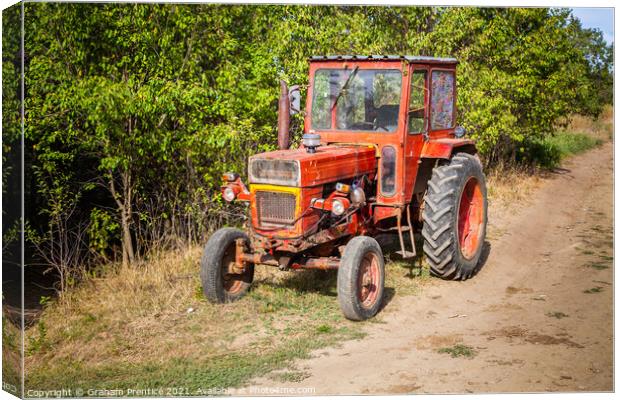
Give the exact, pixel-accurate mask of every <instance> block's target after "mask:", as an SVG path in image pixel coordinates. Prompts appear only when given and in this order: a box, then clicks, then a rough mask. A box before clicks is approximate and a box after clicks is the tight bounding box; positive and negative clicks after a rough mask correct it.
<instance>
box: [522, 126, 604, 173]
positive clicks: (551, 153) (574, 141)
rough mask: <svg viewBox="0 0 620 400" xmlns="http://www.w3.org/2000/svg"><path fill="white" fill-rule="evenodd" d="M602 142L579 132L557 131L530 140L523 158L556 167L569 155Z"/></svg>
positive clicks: (541, 164)
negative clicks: (539, 138)
mask: <svg viewBox="0 0 620 400" xmlns="http://www.w3.org/2000/svg"><path fill="white" fill-rule="evenodd" d="M602 143H603V140H601V139H599V138H595V137H593V136H592V135H588V134H585V133H580V132H569V131H559V132H556V133H555V134H554V135H552V136H547V137H545V138H543V139H541V140H534V141H532V142H530V143H529V144H528V145H527V146H526V147H525V148H524V151H525V155H524V156H525V158H526V159H529V160H531V161H534V162H535V163H536V164H538V165H540V166H542V167H545V168H555V167H558V166H559V165H560V163H561V161H562V160H563V159H564V158H566V157H568V156H571V155H575V154H579V153H583V152H584V151H587V150H590V149H592V148H594V147H596V146H599V145H601V144H602Z"/></svg>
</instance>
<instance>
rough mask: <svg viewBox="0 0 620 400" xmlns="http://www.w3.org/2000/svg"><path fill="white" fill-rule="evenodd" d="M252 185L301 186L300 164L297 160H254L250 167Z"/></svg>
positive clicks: (251, 160) (251, 161)
mask: <svg viewBox="0 0 620 400" xmlns="http://www.w3.org/2000/svg"><path fill="white" fill-rule="evenodd" d="M249 175H250V183H263V184H270V185H282V186H299V185H300V182H301V176H300V174H299V162H298V161H296V160H275V159H270V158H252V159H250V166H249Z"/></svg>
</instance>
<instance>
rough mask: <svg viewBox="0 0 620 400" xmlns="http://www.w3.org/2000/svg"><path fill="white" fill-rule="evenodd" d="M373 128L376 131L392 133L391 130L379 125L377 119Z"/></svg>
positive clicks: (373, 123) (373, 122)
mask: <svg viewBox="0 0 620 400" xmlns="http://www.w3.org/2000/svg"><path fill="white" fill-rule="evenodd" d="M372 128H373V129H374V130H375V131H376V130H379V129H383V130H384V131H386V132H389V131H390V130H389V129H388V128H386V127H385V126H383V125H379V124H377V118H375V119H374V120H373V121H372Z"/></svg>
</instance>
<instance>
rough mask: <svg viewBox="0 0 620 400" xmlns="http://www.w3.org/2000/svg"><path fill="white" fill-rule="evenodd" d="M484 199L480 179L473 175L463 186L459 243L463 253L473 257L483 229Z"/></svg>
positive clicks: (469, 257) (465, 255)
mask: <svg viewBox="0 0 620 400" xmlns="http://www.w3.org/2000/svg"><path fill="white" fill-rule="evenodd" d="M483 211H484V199H483V197H482V190H481V189H480V183H479V182H478V179H476V178H474V177H471V178H469V180H468V181H467V183H466V184H465V188H463V193H462V194H461V201H460V203H459V221H458V225H459V245H460V248H461V254H462V255H463V257H465V258H467V259H471V258H473V256H474V255H475V254H476V251H477V250H478V245H479V242H480V234H481V231H482V222H483Z"/></svg>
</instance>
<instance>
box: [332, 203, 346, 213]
mask: <svg viewBox="0 0 620 400" xmlns="http://www.w3.org/2000/svg"><path fill="white" fill-rule="evenodd" d="M344 211H345V207H344V204H343V203H342V201H340V200H334V201H332V213H333V214H334V215H338V216H340V215H342V214H344Z"/></svg>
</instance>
